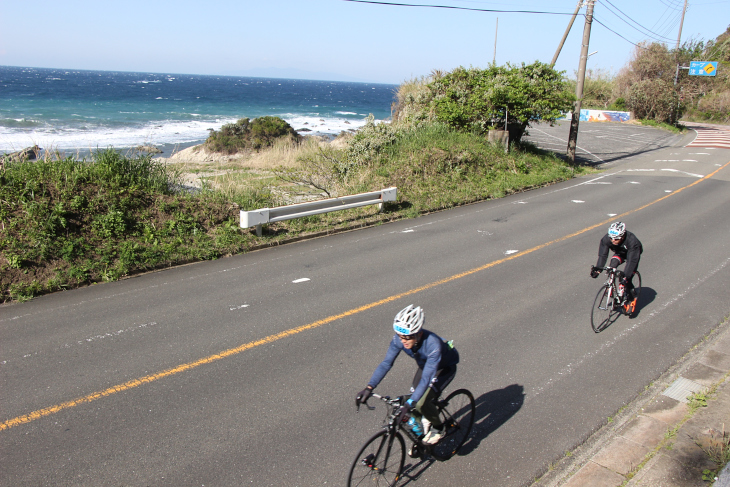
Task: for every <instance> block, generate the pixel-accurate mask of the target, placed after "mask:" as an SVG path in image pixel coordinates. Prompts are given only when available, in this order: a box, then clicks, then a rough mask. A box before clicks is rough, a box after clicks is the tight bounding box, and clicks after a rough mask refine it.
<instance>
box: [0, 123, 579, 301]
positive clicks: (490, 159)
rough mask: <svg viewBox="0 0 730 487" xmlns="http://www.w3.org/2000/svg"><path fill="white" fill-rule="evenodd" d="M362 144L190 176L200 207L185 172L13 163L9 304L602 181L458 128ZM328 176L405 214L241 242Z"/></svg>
mask: <svg viewBox="0 0 730 487" xmlns="http://www.w3.org/2000/svg"><path fill="white" fill-rule="evenodd" d="M371 125H372V124H371ZM363 133H364V135H359V137H358V135H356V136H354V137H353V136H350V137H349V138H346V139H344V140H343V141H339V142H337V143H335V142H333V143H329V144H323V143H322V142H320V141H305V142H301V143H296V142H294V141H291V140H290V141H288V142H287V141H286V140H285V141H282V142H277V143H275V144H274V147H273V148H272V149H269V150H270V151H271V152H270V153H269V154H265V152H266V151H261V152H259V153H256V154H253V155H251V157H250V158H249V159H246V160H241V161H228V162H221V163H220V164H218V165H215V166H214V167H210V166H209V167H207V168H206V167H202V166H201V167H188V168H187V170H191V169H192V170H200V171H201V172H200V174H204V175H205V177H204V179H205V181H206V184H205V185H204V188H203V190H201V191H198V192H195V193H190V192H188V191H185V190H182V189H181V188H182V186H181V181H182V170H181V167H180V166H174V165H166V164H164V163H162V162H159V161H158V160H155V159H152V158H151V156H149V155H140V154H137V155H134V156H132V157H129V156H124V155H122V154H121V153H118V152H116V151H114V150H112V149H107V150H103V151H99V152H96V153H94V154H92V156H91V157H90V158H89V159H88V160H86V159H84V160H75V159H73V158H65V159H57V160H45V161H38V162H31V161H14V162H7V163H6V164H5V165H4V167H3V168H2V169H0V225H1V227H0V228H1V230H2V233H1V234H0V301H2V302H7V301H25V300H27V299H30V298H32V297H34V296H38V295H41V294H45V293H49V292H54V291H59V290H63V289H70V288H75V287H78V286H82V285H87V284H90V283H94V282H103V281H114V280H117V279H120V278H123V277H125V276H128V275H132V274H135V273H139V272H145V271H149V270H153V269H160V268H164V267H168V266H173V265H179V264H183V263H188V262H193V261H199V260H207V259H216V258H219V257H223V256H227V255H232V254H237V253H242V252H246V251H248V250H251V249H254V248H260V247H261V246H266V245H272V244H275V243H280V242H283V241H286V240H290V239H293V238H299V237H302V236H306V235H311V234H319V233H322V232H336V231H341V230H345V229H351V228H356V227H360V226H367V225H374V224H379V223H383V222H387V221H393V220H398V219H403V218H412V217H416V216H418V215H421V214H424V213H428V212H433V211H438V210H442V209H445V208H451V207H454V206H458V205H463V204H468V203H472V202H475V201H480V200H484V199H490V198H499V197H502V196H504V195H507V194H510V193H515V192H519V191H524V190H526V189H529V188H534V187H538V186H543V185H547V184H552V183H555V182H558V181H563V180H566V179H569V178H571V177H573V176H574V175H575V174H576V173H582V172H586V171H589V169H586V168H581V167H571V166H570V165H568V164H567V163H565V162H564V161H562V160H561V159H559V158H558V157H556V156H554V155H552V154H550V153H546V152H542V151H539V150H537V149H536V148H535V147H533V146H530V145H522V146H515V147H513V148H512V150H511V151H510V152H509V153H508V154H505V152H504V150H503V149H502V148H501V147H499V146H493V145H491V144H489V143H488V142H487V141H486V139H485V137H483V136H480V135H477V134H473V133H468V132H460V131H457V130H455V129H451V128H449V127H447V126H445V125H439V124H425V125H420V126H417V127H403V128H393V129H392V131H391V128H384V127H382V126H374V125H372V126H371V127H369V128H367V129H366V130H365V131H364V132H363ZM369 138H372V140H370V139H369ZM353 147H354V149H353ZM277 161H278V162H279V164H276V162H277ZM317 171H319V173H318V172H317ZM284 175H288V176H290V177H289V178H288V179H287V178H286V177H282V176H284ZM315 176H317V177H323V178H325V179H326V185H328V186H327V188H328V190H329V191H331V193H332V194H336V195H346V194H356V193H359V192H365V191H372V190H377V189H382V188H385V187H389V186H396V187H398V201H397V202H396V203H394V204H389V205H386V208H385V211H383V212H380V213H379V212H378V211H377V208H376V207H374V206H371V207H363V208H355V209H351V210H345V211H339V212H333V213H328V214H324V215H315V216H310V217H306V218H299V219H295V220H288V221H285V222H278V223H274V224H270V225H267V226H265V228H264V233H263V236H262V237H257V236H256V235H255V232H253V231H251V230H244V229H241V228H239V226H238V225H239V211H240V210H242V209H243V210H252V209H257V208H262V207H275V206H280V205H283V204H289V203H292V202H294V201H301V200H307V199H321V198H322V197H323V195H324V194H325V193H324V192H323V190H322V188H320V187H318V186H317V184H313V183H312V181H310V180H314V179H315ZM323 184H324V183H323ZM323 184H320V186H323Z"/></svg>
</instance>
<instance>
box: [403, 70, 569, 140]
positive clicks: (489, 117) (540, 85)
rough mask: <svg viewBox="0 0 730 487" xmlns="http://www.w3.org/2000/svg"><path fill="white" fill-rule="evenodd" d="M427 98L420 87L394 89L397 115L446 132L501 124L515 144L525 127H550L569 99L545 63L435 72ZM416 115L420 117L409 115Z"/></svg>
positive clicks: (562, 83)
mask: <svg viewBox="0 0 730 487" xmlns="http://www.w3.org/2000/svg"><path fill="white" fill-rule="evenodd" d="M427 86H428V89H429V90H430V99H427V98H426V97H425V96H424V92H423V90H422V89H419V88H420V84H418V83H415V84H410V85H409V89H408V90H402V92H401V91H400V90H399V95H398V100H399V103H411V104H413V106H408V107H404V106H399V107H398V114H399V116H400V114H404V115H405V117H404V118H407V119H409V120H425V121H428V120H433V119H436V120H438V121H440V122H444V123H446V124H448V125H450V126H452V127H455V128H458V129H461V130H467V131H473V130H476V131H478V132H481V133H484V132H486V131H487V130H488V129H490V128H492V127H495V126H497V127H502V126H504V125H505V122H507V126H508V128H509V130H510V139H511V140H513V141H515V142H519V140H520V139H521V137H522V135H523V133H524V131H525V129H526V128H527V127H528V126H529V124H530V122H534V121H538V120H539V121H543V122H550V123H552V122H554V121H555V120H557V119H558V118H559V117H561V116H562V115H563V113H564V112H566V111H569V110H570V109H571V108H572V104H573V101H574V99H575V97H574V96H573V94H572V93H570V91H569V84H568V83H567V82H566V81H565V80H564V79H563V75H562V73H561V72H558V71H556V70H554V69H553V68H551V67H550V66H549V65H547V64H545V63H541V62H539V61H536V62H534V63H532V64H529V65H525V64H524V63H523V64H521V65H520V66H513V65H511V64H509V63H508V64H507V65H505V66H496V65H491V66H490V67H489V68H487V69H478V68H469V69H467V68H464V67H459V68H457V69H455V70H453V71H451V72H450V73H447V74H441V73H435V74H434V75H433V77H432V80H431V81H430V82H429V83H428V85H427ZM419 110H420V114H418V113H415V112H418V111H419Z"/></svg>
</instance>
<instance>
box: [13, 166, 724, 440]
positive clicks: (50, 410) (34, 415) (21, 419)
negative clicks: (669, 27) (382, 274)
mask: <svg viewBox="0 0 730 487" xmlns="http://www.w3.org/2000/svg"><path fill="white" fill-rule="evenodd" d="M728 165H730V162H728V163H726V164H725V165H724V166H722V167H720V168H718V169H717V170H716V171H714V172H712V173H711V174H708V175H707V176H705V177H703V178H702V179H698V180H697V181H695V182H693V183H691V184H689V185H687V186H684V187H682V188H680V189H678V190H676V191H673V192H672V193H669V194H667V195H665V196H663V197H661V198H659V199H657V200H654V201H652V202H650V203H647V204H646V205H644V206H641V207H639V208H635V209H633V210H629V211H627V212H625V213H621V214H620V215H616V216H614V217H611V218H609V219H607V220H604V221H602V222H600V223H596V224H595V225H591V226H589V227H586V228H584V229H582V230H579V231H577V232H575V233H571V234H570V235H565V236H563V237H560V238H557V239H555V240H551V241H550V242H547V243H544V244H541V245H538V246H536V247H532V248H531V249H528V250H523V251H522V252H518V253H516V254H513V255H510V256H509V257H505V258H503V259H499V260H495V261H492V262H489V263H488V264H484V265H483V266H480V267H476V268H474V269H471V270H468V271H465V272H462V273H459V274H454V275H453V276H450V277H446V278H444V279H441V280H439V281H434V282H431V283H429V284H426V285H424V286H421V287H417V288H414V289H411V290H409V291H406V292H403V293H400V294H395V295H393V296H389V297H387V298H384V299H381V300H379V301H374V302H372V303H370V304H366V305H364V306H360V307H359V308H353V309H351V310H349V311H345V312H344V313H340V314H337V315H332V316H329V317H327V318H324V319H321V320H318V321H315V322H313V323H309V324H307V325H302V326H299V327H296V328H291V329H289V330H286V331H282V332H280V333H276V334H274V335H269V336H267V337H265V338H262V339H260V340H256V341H253V342H248V343H244V344H243V345H240V346H238V347H235V348H229V349H228V350H224V351H223V352H220V353H217V354H215V355H210V356H208V357H205V358H201V359H199V360H196V361H194V362H188V363H186V364H182V365H178V366H177V367H173V368H171V369H167V370H163V371H162V372H157V373H155V374H150V375H146V376H144V377H141V378H139V379H133V380H130V381H127V382H124V383H122V384H119V385H116V386H112V387H110V388H108V389H105V390H103V391H98V392H93V393H91V394H87V395H86V396H82V397H79V398H76V399H73V400H71V401H66V402H62V403H60V404H56V405H54V406H50V407H47V408H43V409H39V410H37V411H33V412H31V413H28V414H24V415H22V416H18V417H17V418H13V419H9V420H7V421H5V422H4V423H2V424H0V431H3V430H7V429H10V428H12V427H14V426H18V425H21V424H25V423H30V422H31V421H35V420H36V419H40V418H42V417H44V416H49V415H51V414H55V413H57V412H59V411H62V410H64V409H68V408H72V407H76V406H80V405H82V404H86V403H90V402H92V401H96V400H97V399H101V398H103V397H107V396H111V395H112V394H116V393H118V392H123V391H127V390H129V389H133V388H135V387H138V386H141V385H143V384H148V383H150V382H154V381H156V380H160V379H164V378H165V377H170V376H172V375H175V374H179V373H180V372H185V371H187V370H192V369H194V368H196V367H199V366H201V365H205V364H210V363H213V362H216V361H218V360H221V359H224V358H226V357H231V356H233V355H237V354H239V353H241V352H245V351H246V350H250V349H252V348H255V347H258V346H261V345H266V344H268V343H273V342H276V341H278V340H281V339H282V338H286V337H290V336H292V335H296V334H298V333H301V332H303V331H307V330H312V329H314V328H318V327H320V326H322V325H326V324H327V323H332V322H333V321H337V320H339V319H341V318H345V317H348V316H352V315H356V314H358V313H362V312H363V311H367V310H369V309H372V308H376V307H378V306H381V305H383V304H386V303H390V302H392V301H396V300H398V299H401V298H404V297H406V296H410V295H412V294H416V293H420V292H422V291H425V290H427V289H431V288H434V287H437V286H441V285H442V284H446V283H449V282H452V281H456V280H457V279H461V278H463V277H466V276H470V275H472V274H476V273H477V272H481V271H483V270H486V269H489V268H491V267H494V266H497V265H500V264H503V263H505V262H507V261H510V260H513V259H517V258H519V257H522V256H525V255H527V254H531V253H532V252H535V251H537V250H540V249H544V248H545V247H548V246H550V245H553V244H555V243H558V242H563V241H565V240H568V239H570V238H573V237H576V236H578V235H581V234H583V233H585V232H589V231H591V230H593V229H595V228H597V227H600V226H602V225H605V224H607V223H609V222H611V221H614V220H617V219H620V218H621V217H624V216H626V215H629V214H631V213H636V212H637V211H641V210H643V209H645V208H647V207H649V206H651V205H653V204H656V203H659V202H660V201H663V200H665V199H667V198H669V197H670V196H673V195H675V194H677V193H679V192H681V191H684V190H685V189H687V188H691V187H692V186H694V185H696V184H699V183H700V182H702V181H705V180H707V179H709V178H711V177H712V176H714V175H715V174H717V173H718V172H719V171H720V170H722V169H724V168H725V167H727V166H728Z"/></svg>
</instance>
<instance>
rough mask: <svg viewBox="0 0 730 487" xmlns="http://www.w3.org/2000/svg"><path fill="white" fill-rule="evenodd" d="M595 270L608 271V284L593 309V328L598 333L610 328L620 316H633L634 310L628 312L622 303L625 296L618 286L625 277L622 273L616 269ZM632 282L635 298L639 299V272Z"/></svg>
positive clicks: (597, 297) (598, 295)
mask: <svg viewBox="0 0 730 487" xmlns="http://www.w3.org/2000/svg"><path fill="white" fill-rule="evenodd" d="M593 269H594V270H597V271H599V272H603V271H606V282H605V283H604V284H603V286H601V289H599V290H598V293H597V294H596V299H594V300H593V307H592V308H591V326H592V327H593V331H595V332H596V333H598V332H600V331H603V330H605V329H606V328H608V326H609V325H610V324H611V323H613V322H614V321H616V320H617V319H618V317H619V316H620V315H622V314H625V315H627V316H631V314H632V313H633V312H634V309H631V310H628V309H626V308H624V306H623V305H622V303H621V300H622V299H623V295H622V294H621V292H620V291H619V285H618V281H619V279H620V278H621V277H622V276H623V273H622V272H621V271H619V270H618V269H616V268H615V267H594V268H593ZM632 282H633V284H634V297H635V298H638V297H639V294H641V274H639V271H635V272H634V277H633V279H632ZM621 291H622V290H621Z"/></svg>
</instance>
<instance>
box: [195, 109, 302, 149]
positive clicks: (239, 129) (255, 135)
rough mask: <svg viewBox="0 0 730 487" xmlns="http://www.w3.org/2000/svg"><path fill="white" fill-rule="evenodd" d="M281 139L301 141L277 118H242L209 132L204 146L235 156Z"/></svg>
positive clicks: (298, 136)
mask: <svg viewBox="0 0 730 487" xmlns="http://www.w3.org/2000/svg"><path fill="white" fill-rule="evenodd" d="M282 137H291V138H293V139H295V140H300V139H301V136H300V135H299V134H297V132H296V131H295V130H294V129H293V128H292V127H291V125H289V124H288V123H287V122H286V121H285V120H283V119H281V118H279V117H268V116H267V117H258V118H255V119H253V120H249V119H248V118H242V119H240V120H239V121H238V122H236V123H229V124H226V125H223V127H221V129H220V131H215V130H213V131H211V133H210V135H209V136H208V139H207V140H206V141H205V146H206V148H207V149H208V150H210V151H213V152H222V153H224V154H235V153H237V152H240V151H245V150H260V149H263V148H265V147H269V146H271V145H273V143H274V141H275V140H276V139H279V138H282Z"/></svg>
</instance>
